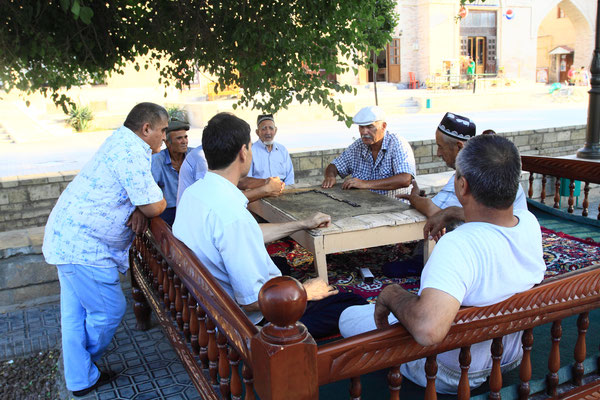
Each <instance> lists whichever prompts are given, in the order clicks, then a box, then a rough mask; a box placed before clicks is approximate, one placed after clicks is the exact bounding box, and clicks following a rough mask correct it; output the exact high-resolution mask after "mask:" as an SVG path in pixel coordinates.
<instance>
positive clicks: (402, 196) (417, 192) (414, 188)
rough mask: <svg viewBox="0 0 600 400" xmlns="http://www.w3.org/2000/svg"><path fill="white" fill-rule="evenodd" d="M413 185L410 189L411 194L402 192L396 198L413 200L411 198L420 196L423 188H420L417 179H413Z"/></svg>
mask: <svg viewBox="0 0 600 400" xmlns="http://www.w3.org/2000/svg"><path fill="white" fill-rule="evenodd" d="M411 185H412V189H411V190H410V193H409V194H406V193H400V194H397V195H396V198H398V199H404V200H408V201H411V198H413V199H414V198H415V197H419V196H420V195H421V190H420V189H419V185H417V180H416V179H413V180H412V181H411Z"/></svg>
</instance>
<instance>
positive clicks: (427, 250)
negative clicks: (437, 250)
mask: <svg viewBox="0 0 600 400" xmlns="http://www.w3.org/2000/svg"><path fill="white" fill-rule="evenodd" d="M434 246H435V240H425V243H423V265H425V264H427V260H429V256H430V255H431V252H432V251H433V247H434Z"/></svg>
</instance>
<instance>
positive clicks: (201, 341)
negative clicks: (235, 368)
mask: <svg viewBox="0 0 600 400" xmlns="http://www.w3.org/2000/svg"><path fill="white" fill-rule="evenodd" d="M196 314H197V316H198V346H199V347H200V353H199V354H200V361H201V362H202V368H204V369H207V368H208V331H207V330H206V312H204V309H203V308H202V307H200V304H198V306H197V307H196Z"/></svg>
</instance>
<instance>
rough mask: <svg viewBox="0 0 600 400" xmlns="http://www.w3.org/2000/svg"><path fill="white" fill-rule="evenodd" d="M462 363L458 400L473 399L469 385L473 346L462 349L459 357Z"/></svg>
mask: <svg viewBox="0 0 600 400" xmlns="http://www.w3.org/2000/svg"><path fill="white" fill-rule="evenodd" d="M458 361H459V363H460V381H459V382H458V399H459V400H468V399H470V398H471V387H470V385H469V367H470V366H471V346H465V347H461V349H460V354H459V356H458Z"/></svg>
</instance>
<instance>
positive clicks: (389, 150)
mask: <svg viewBox="0 0 600 400" xmlns="http://www.w3.org/2000/svg"><path fill="white" fill-rule="evenodd" d="M352 120H353V122H354V123H355V124H356V125H358V132H359V133H360V139H358V140H356V141H355V142H354V143H352V144H351V145H350V146H349V147H348V148H347V149H346V150H344V152H343V153H342V154H341V155H340V156H339V157H337V158H336V159H335V160H333V161H332V163H331V164H329V165H328V166H327V168H326V169H325V179H323V184H322V186H323V187H324V188H331V187H333V186H334V185H335V183H336V176H337V175H339V176H340V177H342V178H345V177H347V176H351V177H350V178H347V179H346V180H345V181H344V182H343V183H342V189H371V190H372V191H374V192H376V193H380V194H384V195H388V196H390V197H393V196H394V195H395V194H397V193H400V191H398V190H399V189H403V188H407V187H408V186H410V184H411V181H412V180H413V178H414V177H416V176H417V173H416V167H415V157H414V155H413V151H412V148H411V147H410V144H409V143H408V141H407V140H406V139H404V138H403V137H400V136H396V135H395V134H393V133H390V132H388V131H387V129H386V128H387V123H386V122H385V113H384V112H383V110H382V109H381V108H379V107H377V106H370V107H364V108H362V109H361V110H360V111H359V112H358V113H357V114H356V115H355V116H354V118H353V119H352ZM404 190H405V191H406V190H407V189H404Z"/></svg>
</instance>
